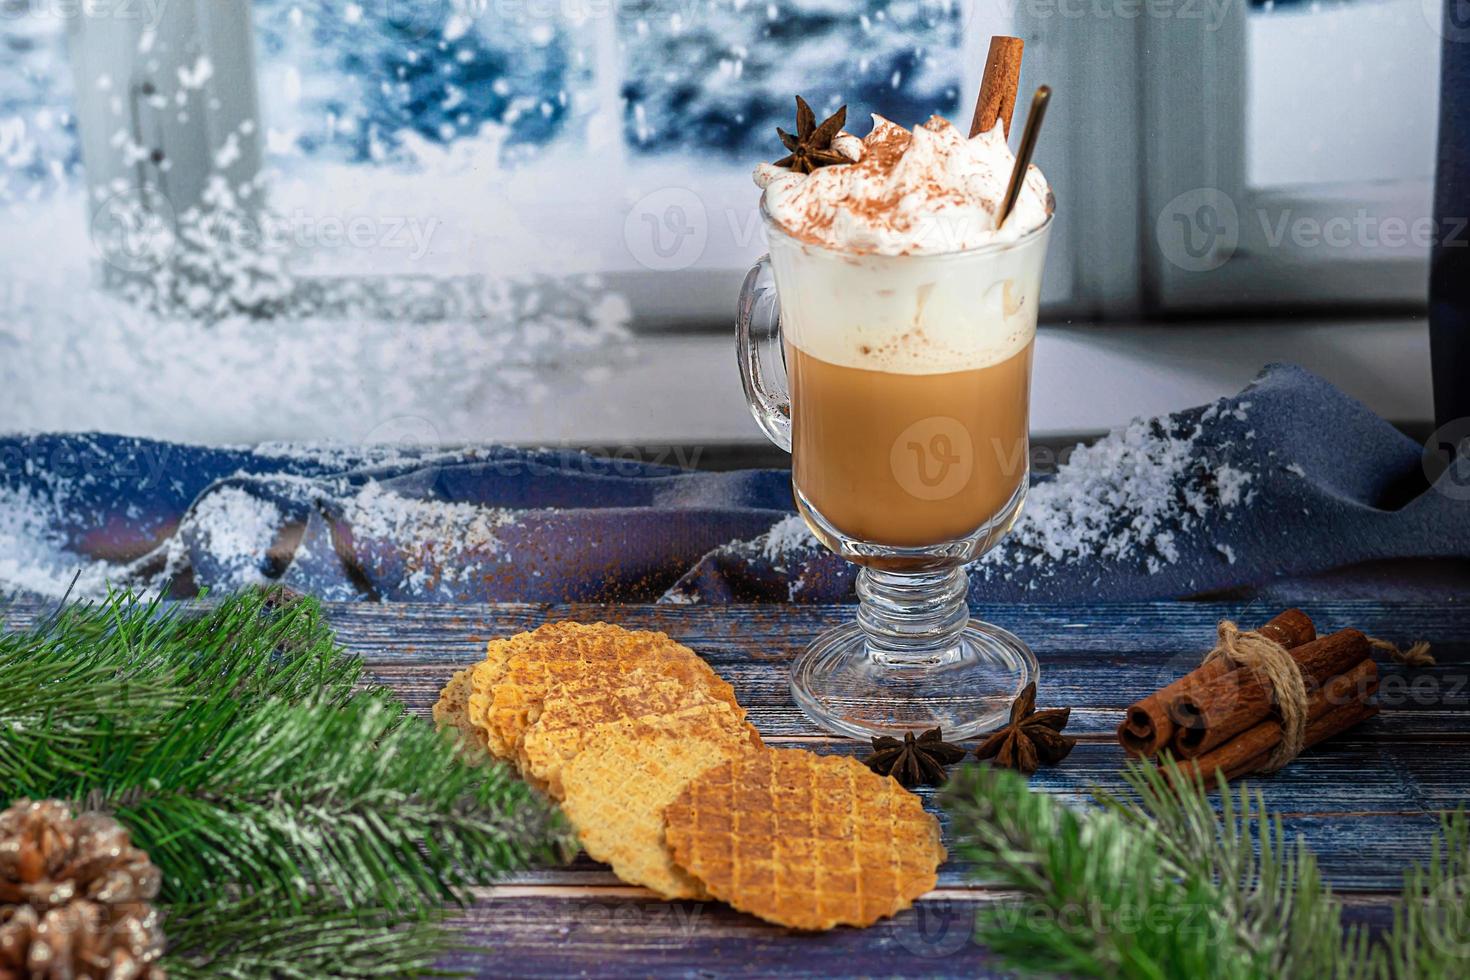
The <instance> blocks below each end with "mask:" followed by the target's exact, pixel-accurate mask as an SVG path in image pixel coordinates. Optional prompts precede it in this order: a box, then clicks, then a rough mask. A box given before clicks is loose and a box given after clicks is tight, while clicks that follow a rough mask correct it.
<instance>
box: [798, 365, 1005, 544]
mask: <svg viewBox="0 0 1470 980" xmlns="http://www.w3.org/2000/svg"><path fill="white" fill-rule="evenodd" d="M786 369H787V373H788V376H789V378H790V384H791V442H792V445H791V453H792V481H793V484H794V486H795V489H796V491H797V493H798V495H799V497H800V498H801V499H803V500H804V501H805V503H806V504H808V505H810V506H811V507H813V508H815V509H816V510H817V511H818V512H819V513H820V514H821V515H822V517H823V518H824V519H825V520H826V521H827V522H828V523H830V524H831V525H832V526H833V527H835V528H837V529H838V530H839V531H841V532H842V533H843V534H845V535H846V536H848V537H850V538H855V539H857V540H860V541H866V542H872V543H874V544H884V545H894V546H898V547H923V546H926V545H934V544H940V543H943V542H946V541H955V540H958V539H960V538H964V537H966V536H968V535H970V534H973V533H974V532H975V531H976V530H977V529H979V528H980V527H982V526H983V525H985V524H986V523H987V522H988V521H990V520H991V519H993V518H994V517H995V516H996V515H998V514H1000V513H1002V512H1003V511H1004V510H1005V508H1006V505H1007V504H1008V503H1009V502H1010V500H1011V498H1012V496H1013V495H1014V494H1015V492H1016V490H1017V488H1018V487H1019V486H1020V485H1021V481H1022V480H1023V479H1024V478H1025V476H1026V473H1027V456H1028V452H1029V444H1028V439H1027V406H1028V404H1029V400H1030V383H1031V344H1030V343H1027V344H1026V345H1025V346H1024V347H1023V348H1022V349H1021V350H1019V351H1017V352H1016V353H1014V354H1012V355H1010V356H1009V357H1007V358H1005V359H1004V360H1002V361H999V362H998V363H995V364H989V365H985V366H983V367H976V368H971V369H968V370H960V371H944V372H939V373H933V374H903V373H896V372H892V371H881V370H868V369H864V368H859V367H846V366H839V365H836V364H831V363H828V362H826V361H823V360H822V359H820V358H819V357H816V356H814V355H812V354H808V353H806V352H805V351H803V350H801V349H800V348H797V347H794V346H792V345H791V344H789V343H788V344H787V348H786Z"/></svg>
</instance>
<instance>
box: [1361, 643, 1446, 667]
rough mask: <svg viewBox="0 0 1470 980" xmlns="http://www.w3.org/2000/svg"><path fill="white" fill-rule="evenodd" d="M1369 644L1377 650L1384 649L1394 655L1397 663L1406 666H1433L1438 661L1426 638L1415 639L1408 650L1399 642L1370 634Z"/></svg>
mask: <svg viewBox="0 0 1470 980" xmlns="http://www.w3.org/2000/svg"><path fill="white" fill-rule="evenodd" d="M1368 645H1369V646H1370V647H1372V648H1373V649H1375V650H1382V651H1383V652H1384V653H1387V654H1388V655H1389V656H1390V657H1392V658H1393V659H1394V662H1395V663H1400V664H1403V665H1404V666H1405V667H1433V666H1434V665H1435V664H1436V663H1438V661H1436V660H1435V659H1434V654H1432V653H1430V652H1429V644H1428V643H1427V642H1426V641H1424V640H1415V641H1414V642H1413V643H1411V644H1409V648H1408V649H1407V650H1403V649H1400V648H1399V645H1398V644H1397V643H1392V642H1390V641H1388V640H1380V639H1379V638H1378V637H1376V636H1370V637H1368Z"/></svg>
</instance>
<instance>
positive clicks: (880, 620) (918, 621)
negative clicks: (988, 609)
mask: <svg viewBox="0 0 1470 980" xmlns="http://www.w3.org/2000/svg"><path fill="white" fill-rule="evenodd" d="M968 591H969V579H968V576H966V575H965V571H964V569H962V568H951V569H947V570H945V571H938V572H889V571H883V570H882V569H877V568H864V569H862V570H861V571H860V572H858V579H857V594H858V599H859V600H860V601H861V605H859V606H858V615H857V621H858V625H859V626H860V627H862V630H863V633H864V634H865V635H866V637H867V644H866V648H867V655H868V657H869V659H871V660H872V661H873V662H874V663H876V664H882V665H885V666H889V667H916V666H917V667H923V666H933V665H936V664H942V663H945V662H951V661H953V660H955V659H956V658H957V657H959V656H961V651H960V638H961V636H962V635H963V634H964V632H965V627H966V626H967V625H968V624H969V622H970V608H969V606H968V605H967V604H966V602H965V595H966V593H967V592H968Z"/></svg>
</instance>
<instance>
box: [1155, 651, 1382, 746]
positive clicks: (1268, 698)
mask: <svg viewBox="0 0 1470 980" xmlns="http://www.w3.org/2000/svg"><path fill="white" fill-rule="evenodd" d="M1290 652H1291V656H1292V659H1293V660H1295V661H1296V662H1297V666H1298V667H1299V668H1300V669H1301V673H1302V681H1303V682H1304V684H1305V685H1306V689H1307V694H1308V695H1309V696H1310V695H1311V693H1312V691H1313V690H1314V689H1315V688H1320V687H1321V686H1322V685H1323V684H1325V683H1326V682H1327V681H1328V680H1330V679H1332V678H1334V677H1336V676H1338V675H1340V674H1345V673H1347V672H1348V671H1350V670H1352V669H1353V668H1354V667H1355V666H1357V665H1358V664H1360V663H1362V662H1363V661H1364V660H1367V659H1369V647H1368V637H1367V636H1365V635H1363V634H1362V633H1361V632H1359V631H1358V630H1355V629H1345V630H1338V631H1337V632H1336V633H1333V634H1331V635H1330V636H1323V637H1319V638H1318V639H1316V640H1313V641H1312V642H1311V643H1306V644H1302V645H1301V646H1297V647H1293V648H1291V651H1290ZM1274 709H1275V704H1274V700H1273V692H1272V690H1271V685H1270V682H1269V681H1267V680H1266V679H1265V678H1264V677H1262V676H1261V675H1260V674H1258V673H1256V672H1255V671H1253V670H1240V669H1237V670H1232V671H1230V672H1229V673H1226V674H1223V675H1221V676H1219V677H1217V678H1214V679H1212V680H1210V681H1208V682H1205V683H1202V684H1196V685H1194V686H1193V687H1191V688H1189V689H1187V690H1185V691H1184V692H1183V693H1181V694H1179V695H1178V696H1177V697H1175V698H1174V700H1173V701H1171V702H1170V703H1169V706H1168V711H1169V718H1170V720H1171V721H1173V722H1174V726H1175V730H1174V737H1173V741H1172V742H1171V743H1170V744H1171V745H1172V747H1173V749H1174V753H1175V755H1177V756H1179V757H1180V758H1184V759H1192V758H1195V757H1197V756H1200V755H1203V754H1205V753H1206V752H1209V751H1210V750H1211V749H1213V748H1215V747H1216V746H1219V745H1223V744H1224V743H1225V742H1228V741H1229V740H1230V739H1232V738H1234V737H1235V736H1236V735H1239V734H1240V733H1241V732H1243V731H1245V730H1246V729H1248V728H1251V727H1252V726H1254V725H1258V724H1260V723H1261V722H1263V721H1265V720H1266V719H1267V718H1269V717H1270V716H1271V714H1272V712H1273V711H1274Z"/></svg>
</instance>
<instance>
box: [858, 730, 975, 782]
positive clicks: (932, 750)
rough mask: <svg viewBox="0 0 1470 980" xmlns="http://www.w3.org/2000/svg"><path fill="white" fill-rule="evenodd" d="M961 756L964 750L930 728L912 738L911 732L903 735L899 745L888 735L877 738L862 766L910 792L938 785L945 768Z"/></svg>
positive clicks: (943, 779) (946, 776) (941, 780)
mask: <svg viewBox="0 0 1470 980" xmlns="http://www.w3.org/2000/svg"><path fill="white" fill-rule="evenodd" d="M964 757H965V750H964V749H962V748H960V747H959V746H958V745H952V744H950V743H949V742H946V741H945V740H944V735H943V733H942V732H941V731H940V730H939V729H937V728H931V729H929V730H928V731H927V732H925V733H924V734H922V735H920V736H919V737H918V738H914V733H913V732H904V733H903V741H902V742H900V741H899V740H898V739H896V738H894V737H892V736H891V735H879V736H878V737H877V738H875V739H873V754H872V755H870V756H868V757H867V758H866V759H864V760H863V764H864V765H866V766H867V767H868V768H869V769H871V770H873V771H874V772H876V773H877V774H878V775H880V776H892V777H893V778H894V779H896V780H898V782H899V784H900V785H902V786H906V787H908V788H909V789H913V788H914V787H915V786H938V785H939V784H940V783H942V782H944V781H945V779H947V778H948V774H947V773H946V772H945V771H944V767H945V766H952V765H954V764H955V763H956V762H959V761H960V760H961V759H963V758H964Z"/></svg>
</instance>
